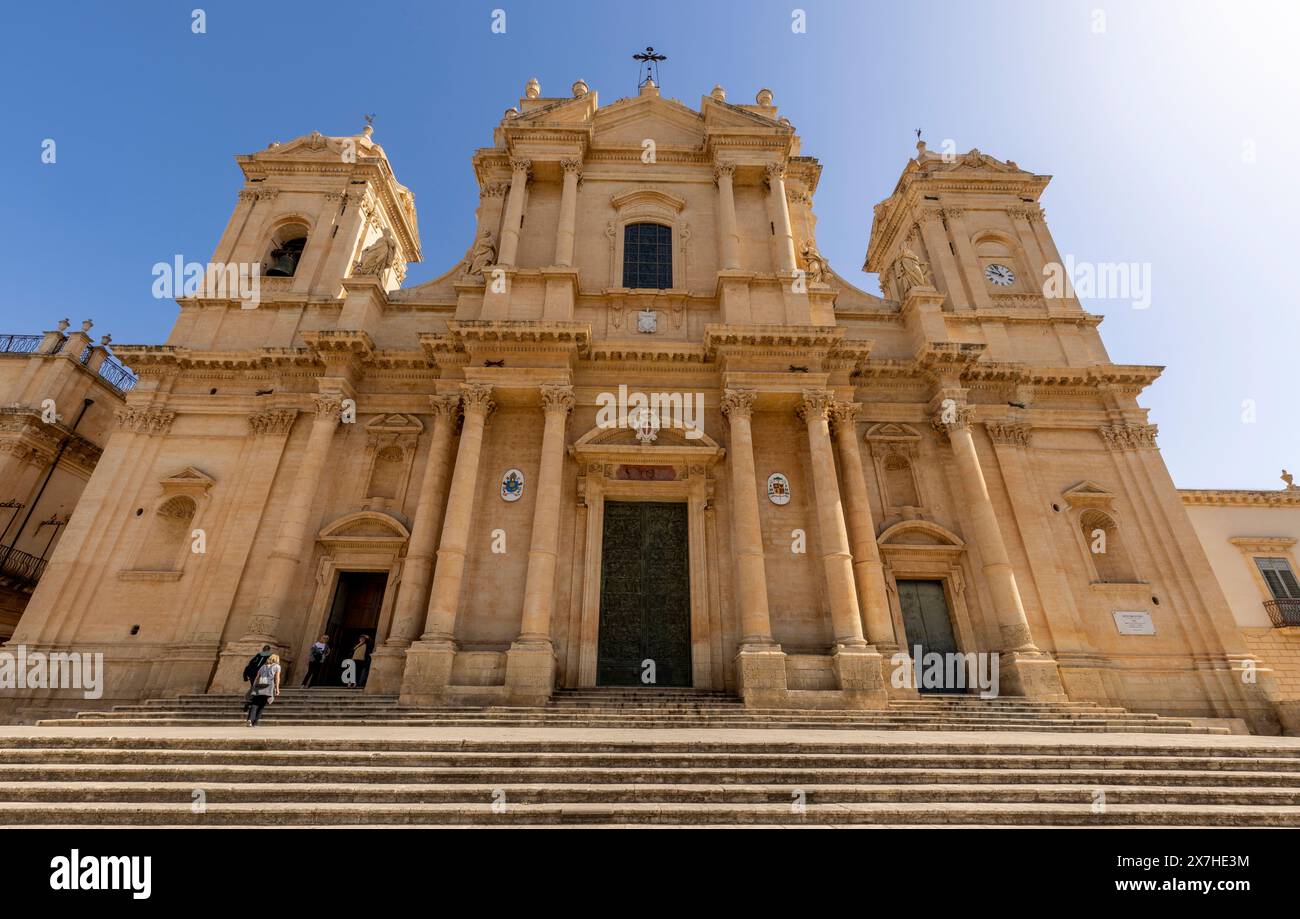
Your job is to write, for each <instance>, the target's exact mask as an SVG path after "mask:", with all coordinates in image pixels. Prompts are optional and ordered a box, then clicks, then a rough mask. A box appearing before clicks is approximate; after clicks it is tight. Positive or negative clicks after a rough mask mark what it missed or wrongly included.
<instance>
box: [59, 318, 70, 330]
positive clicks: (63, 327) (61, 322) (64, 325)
mask: <svg viewBox="0 0 1300 919" xmlns="http://www.w3.org/2000/svg"><path fill="white" fill-rule="evenodd" d="M71 324H72V323H70V322H68V320H66V319H60V320H59V331H60V332H66V331H67V330H68V326H70V325H71Z"/></svg>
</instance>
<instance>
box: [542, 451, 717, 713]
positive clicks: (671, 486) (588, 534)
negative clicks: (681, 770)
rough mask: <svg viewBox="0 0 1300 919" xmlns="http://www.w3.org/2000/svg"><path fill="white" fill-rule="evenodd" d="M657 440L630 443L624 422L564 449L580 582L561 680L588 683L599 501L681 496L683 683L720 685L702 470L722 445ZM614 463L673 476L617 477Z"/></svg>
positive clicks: (592, 681)
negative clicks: (687, 650)
mask: <svg viewBox="0 0 1300 919" xmlns="http://www.w3.org/2000/svg"><path fill="white" fill-rule="evenodd" d="M629 440H630V441H631V443H628V441H629ZM660 440H661V441H664V442H663V443H662V444H658V443H656V444H644V445H643V444H638V443H636V441H635V439H634V438H633V437H632V434H631V432H630V431H628V430H626V429H622V430H618V429H615V430H612V431H611V430H601V429H596V430H594V431H592V432H589V433H588V434H587V435H585V436H584V437H583V438H581V439H580V440H579V441H578V442H577V443H575V444H574V445H573V446H572V447H570V453H571V455H572V456H573V457H574V458H575V459H576V460H577V461H578V467H579V478H578V502H579V505H580V506H582V507H583V508H585V510H586V525H585V534H584V538H583V549H582V559H583V563H582V569H581V577H582V581H581V584H580V585H575V588H574V589H575V592H580V593H581V601H580V605H579V614H578V631H577V634H576V635H574V634H572V633H570V635H569V636H568V640H569V643H570V648H571V650H572V645H573V643H574V642H575V641H576V642H577V644H578V649H577V655H576V658H577V679H576V680H575V679H574V675H573V673H571V672H570V673H568V674H566V682H567V683H568V684H569V685H576V686H578V687H584V688H585V687H594V686H595V685H596V660H597V653H598V647H599V639H600V587H601V564H602V555H603V548H604V537H605V525H604V519H605V501H606V500H611V501H647V502H653V501H658V502H666V503H673V502H685V503H686V506H687V542H688V545H687V549H688V557H689V576H690V585H691V588H690V598H691V685H692V686H693V687H694V688H696V689H722V688H724V686H725V674H724V664H725V659H724V656H723V648H722V622H721V611H720V609H718V606H717V604H713V603H710V593H711V587H710V585H711V582H712V581H713V580H715V579H716V578H717V577H718V575H717V573H716V572H717V571H718V564H719V560H718V559H717V558H716V557H714V553H713V551H712V544H711V542H710V540H709V539H708V530H707V521H706V515H708V514H711V513H712V512H713V511H712V501H713V482H712V477H711V474H710V470H711V469H712V467H713V465H714V464H715V463H717V461H718V460H720V459H721V458H722V456H723V454H724V451H723V449H722V448H721V447H719V446H718V445H717V444H716V443H714V442H713V441H712V440H710V439H708V438H701V439H699V440H696V441H688V440H685V438H682V437H681V436H680V434H678V432H675V431H674V432H668V431H664V432H661V433H660ZM622 466H658V467H671V468H672V469H673V475H674V478H673V479H672V480H670V481H643V480H635V479H622V478H619V477H618V475H619V468H620V467H622ZM580 522H581V521H580ZM572 657H573V655H572V654H571V655H570V658H571V659H572Z"/></svg>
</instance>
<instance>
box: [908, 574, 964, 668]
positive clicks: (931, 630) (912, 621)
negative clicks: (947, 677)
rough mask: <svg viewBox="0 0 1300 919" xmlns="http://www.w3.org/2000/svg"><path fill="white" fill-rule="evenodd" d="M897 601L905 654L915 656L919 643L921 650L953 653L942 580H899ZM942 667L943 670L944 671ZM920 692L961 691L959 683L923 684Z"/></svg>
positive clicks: (955, 647)
mask: <svg viewBox="0 0 1300 919" xmlns="http://www.w3.org/2000/svg"><path fill="white" fill-rule="evenodd" d="M898 605H899V606H900V607H901V608H902V610H903V629H904V631H905V633H906V635H907V647H906V648H905V649H904V650H905V651H906V653H907V656H908V657H911V658H913V659H914V660H915V657H916V653H917V651H916V649H917V646H918V645H919V646H920V648H921V654H923V655H924V654H929V653H930V652H932V651H933V652H937V653H939V654H955V653H956V652H957V639H956V638H955V637H954V636H953V634H952V619H951V618H949V616H948V600H947V598H946V597H944V594H943V581H899V582H898ZM946 672H947V671H946V668H945V674H946ZM919 684H920V681H919V680H918V686H917V688H918V689H919V690H920V691H921V692H963V691H964V688H963V687H959V686H946V685H945V686H923V685H919Z"/></svg>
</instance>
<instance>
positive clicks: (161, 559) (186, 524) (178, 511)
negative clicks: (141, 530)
mask: <svg viewBox="0 0 1300 919" xmlns="http://www.w3.org/2000/svg"><path fill="white" fill-rule="evenodd" d="M197 510H198V505H196V504H195V503H194V499H193V498H191V497H189V496H188V495H177V496H175V497H174V498H171V499H169V500H167V501H165V502H164V503H163V504H162V505H161V506H160V507H159V508H158V510H157V511H155V512H154V517H153V520H152V521H151V525H150V527H149V533H148V535H147V536H146V537H145V542H144V545H143V546H141V547H140V555H139V557H138V559H137V561H136V564H135V567H136V569H137V570H139V571H176V570H177V569H179V568H180V561H181V559H183V558H184V557H185V556H184V555H183V553H184V552H185V551H187V550H188V549H189V544H190V523H191V522H192V521H193V520H194V514H195V512H196V511H197Z"/></svg>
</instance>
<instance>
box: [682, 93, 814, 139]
mask: <svg viewBox="0 0 1300 919" xmlns="http://www.w3.org/2000/svg"><path fill="white" fill-rule="evenodd" d="M700 114H701V115H702V116H703V117H704V123H705V125H706V126H707V127H708V129H709V130H710V131H719V130H721V131H726V130H728V129H730V128H744V129H747V130H752V129H754V128H767V129H768V130H772V129H773V128H776V129H780V130H783V131H790V132H791V133H793V132H794V129H793V128H791V127H790V126H789V125H785V124H781V123H780V122H778V121H774V120H773V119H771V118H768V117H767V116H766V115H760V114H759V113H758V112H750V111H746V110H745V109H743V108H740V107H739V106H736V105H732V104H730V103H729V102H719V101H718V100H717V99H714V98H712V97H711V96H705V97H704V98H703V99H702V100H701V102H700Z"/></svg>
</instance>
